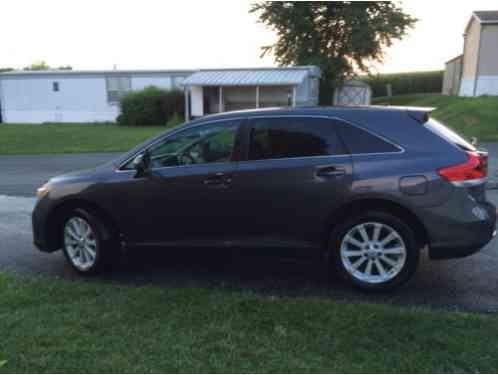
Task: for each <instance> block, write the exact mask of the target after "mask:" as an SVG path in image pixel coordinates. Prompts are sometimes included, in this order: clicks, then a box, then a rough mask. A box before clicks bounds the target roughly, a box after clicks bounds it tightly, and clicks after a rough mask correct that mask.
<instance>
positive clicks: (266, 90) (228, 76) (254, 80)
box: [184, 66, 320, 119]
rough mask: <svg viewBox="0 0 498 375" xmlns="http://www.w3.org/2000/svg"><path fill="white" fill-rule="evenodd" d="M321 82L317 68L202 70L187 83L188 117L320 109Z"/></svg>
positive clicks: (185, 85)
mask: <svg viewBox="0 0 498 375" xmlns="http://www.w3.org/2000/svg"><path fill="white" fill-rule="evenodd" d="M319 79H320V69H319V68H318V67H316V66H299V67H289V68H244V69H217V70H200V71H198V72H196V73H194V74H192V75H191V76H190V77H188V78H187V79H186V80H185V81H184V89H185V102H186V105H185V108H186V109H185V111H186V114H185V117H186V118H187V119H188V118H191V117H193V118H195V117H200V116H204V115H207V114H212V113H220V112H225V111H233V110H240V109H252V108H263V107H282V106H305V105H317V104H318V90H319Z"/></svg>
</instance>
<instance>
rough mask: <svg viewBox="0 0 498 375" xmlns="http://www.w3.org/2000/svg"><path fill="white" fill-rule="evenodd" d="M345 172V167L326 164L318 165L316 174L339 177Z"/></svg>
mask: <svg viewBox="0 0 498 375" xmlns="http://www.w3.org/2000/svg"><path fill="white" fill-rule="evenodd" d="M345 174H346V168H344V167H342V166H337V165H327V166H326V167H318V168H317V170H316V175H317V176H318V177H341V176H344V175H345Z"/></svg>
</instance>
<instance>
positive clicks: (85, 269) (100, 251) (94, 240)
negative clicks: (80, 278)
mask: <svg viewBox="0 0 498 375" xmlns="http://www.w3.org/2000/svg"><path fill="white" fill-rule="evenodd" d="M62 245H63V251H64V254H65V256H66V259H67V261H68V262H69V264H70V265H71V267H72V268H73V269H75V270H76V271H77V272H78V273H80V274H82V275H92V274H96V273H98V272H100V271H102V270H103V269H104V268H105V266H108V265H110V264H111V263H112V262H113V261H115V260H116V259H115V258H116V256H118V251H117V249H118V241H117V240H116V238H115V236H113V234H112V232H110V229H109V228H108V227H106V226H105V224H104V223H103V222H102V221H101V220H100V219H99V218H98V217H97V216H96V215H94V214H92V213H90V212H88V211H86V210H83V209H76V210H73V211H72V212H70V213H69V214H68V215H67V216H66V219H65V220H64V222H63V225H62Z"/></svg>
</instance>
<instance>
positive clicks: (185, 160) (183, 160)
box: [178, 151, 195, 165]
mask: <svg viewBox="0 0 498 375" xmlns="http://www.w3.org/2000/svg"><path fill="white" fill-rule="evenodd" d="M178 161H179V162H180V165H184V164H195V159H194V157H193V156H192V155H191V154H190V153H189V152H188V151H187V152H185V153H183V154H181V155H180V156H179V157H178Z"/></svg>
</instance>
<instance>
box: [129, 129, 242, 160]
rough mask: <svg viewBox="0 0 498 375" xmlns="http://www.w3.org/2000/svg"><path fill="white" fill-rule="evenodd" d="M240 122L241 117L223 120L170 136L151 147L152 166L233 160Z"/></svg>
mask: <svg viewBox="0 0 498 375" xmlns="http://www.w3.org/2000/svg"><path fill="white" fill-rule="evenodd" d="M240 124H241V121H239V120H234V121H220V122H216V123H211V124H209V125H204V126H199V127H195V128H192V129H187V130H184V131H182V132H180V133H177V134H175V135H172V136H170V137H167V138H166V139H164V140H163V141H161V142H159V143H156V144H154V145H153V146H151V147H150V148H149V149H148V151H149V153H150V163H151V165H150V167H151V168H152V169H157V168H164V167H175V166H182V165H190V164H208V163H225V162H229V161H230V160H231V159H232V154H233V151H234V147H235V140H236V135H237V129H238V127H239V126H240ZM127 169H129V168H128V166H127Z"/></svg>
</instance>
